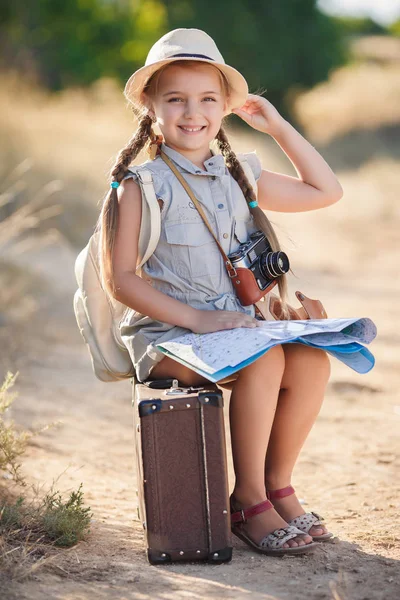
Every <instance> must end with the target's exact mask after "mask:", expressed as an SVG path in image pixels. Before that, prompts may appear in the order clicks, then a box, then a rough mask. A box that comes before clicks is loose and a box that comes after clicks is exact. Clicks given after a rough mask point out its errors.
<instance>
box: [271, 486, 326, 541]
mask: <svg viewBox="0 0 400 600" xmlns="http://www.w3.org/2000/svg"><path fill="white" fill-rule="evenodd" d="M294 493H295V491H294V488H293V487H292V486H291V485H288V486H287V487H285V488H281V489H280V490H267V498H268V499H269V500H274V499H279V498H286V496H291V495H292V494H294ZM278 512H279V511H278ZM324 520H325V519H324V518H323V517H321V516H320V515H318V514H317V513H315V512H308V513H304V514H302V515H299V516H298V517H295V518H294V519H292V520H291V521H289V525H292V526H293V527H297V528H298V529H300V530H301V531H302V532H303V533H307V534H308V535H311V533H308V532H309V531H310V529H311V527H318V525H323V521H324ZM311 537H312V539H313V541H314V542H326V540H329V539H330V538H332V537H333V533H330V532H329V531H328V532H327V533H323V534H321V535H311Z"/></svg>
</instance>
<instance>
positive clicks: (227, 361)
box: [157, 317, 376, 382]
mask: <svg viewBox="0 0 400 600" xmlns="http://www.w3.org/2000/svg"><path fill="white" fill-rule="evenodd" d="M375 337H376V326H375V324H374V322H373V321H372V320H371V319H368V318H366V317H365V318H358V319H357V318H353V319H311V320H307V321H262V322H261V326H259V327H255V328H247V327H239V328H236V329H228V330H224V331H216V332H214V333H202V334H198V333H186V334H184V335H181V336H179V337H177V338H174V339H172V340H169V341H168V342H164V343H162V344H159V345H158V346H157V348H158V349H159V350H161V351H162V352H164V354H166V355H167V356H169V357H171V358H173V359H174V360H176V361H178V362H180V363H182V364H183V365H185V366H187V367H190V368H191V369H193V370H194V371H196V372H197V373H200V375H203V377H206V378H207V379H209V380H210V381H213V382H217V381H220V380H221V379H223V378H225V377H227V376H228V375H231V374H232V373H236V372H237V371H239V370H240V369H242V368H243V367H245V366H247V365H249V364H251V363H252V362H254V361H255V360H257V358H258V357H259V356H261V355H262V354H264V353H265V352H267V351H268V350H269V349H270V348H272V347H273V346H276V345H277V344H293V343H296V344H305V345H306V346H312V347H314V348H322V349H323V350H325V351H326V352H328V353H329V354H330V355H331V356H334V357H335V358H337V359H338V360H340V361H342V362H343V363H345V364H346V365H348V366H349V367H350V368H352V369H354V370H355V371H357V372H358V373H367V372H368V371H370V370H371V369H372V367H373V366H374V364H375V359H374V357H373V355H372V354H371V352H370V351H369V350H368V349H367V348H365V347H364V346H363V345H362V344H369V343H370V342H372V340H373V339H374V338H375Z"/></svg>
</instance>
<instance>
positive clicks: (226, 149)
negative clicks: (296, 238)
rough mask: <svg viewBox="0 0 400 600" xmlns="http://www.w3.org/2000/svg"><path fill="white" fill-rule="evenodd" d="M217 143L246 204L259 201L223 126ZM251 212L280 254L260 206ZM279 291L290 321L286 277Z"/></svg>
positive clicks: (282, 279)
mask: <svg viewBox="0 0 400 600" xmlns="http://www.w3.org/2000/svg"><path fill="white" fill-rule="evenodd" d="M216 142H217V145H218V148H219V150H220V152H221V154H222V156H223V157H224V159H225V164H226V166H227V167H228V170H229V172H230V174H231V175H232V177H233V178H234V179H235V180H236V181H237V183H238V185H239V187H240V189H241V190H242V192H243V195H244V197H245V199H246V202H247V203H248V204H249V202H251V201H252V200H253V201H254V200H257V196H256V193H255V191H254V189H253V187H252V186H251V185H250V182H249V180H248V179H247V177H246V174H245V172H244V170H243V167H242V165H241V164H240V161H239V159H238V158H237V156H236V154H235V153H234V151H233V150H232V148H231V145H230V143H229V140H228V137H227V135H226V133H225V131H224V129H223V128H222V126H221V128H220V130H219V131H218V133H217V135H216ZM249 211H250V213H251V214H252V215H253V219H254V223H255V226H256V227H257V228H258V229H260V230H261V231H262V232H263V233H265V235H266V236H267V239H268V241H269V243H270V245H271V248H272V250H273V251H274V252H278V251H279V250H281V247H280V244H279V240H278V238H277V236H276V233H275V231H274V229H273V227H272V225H271V223H270V221H269V220H268V218H267V216H266V214H265V213H264V211H263V210H261V208H260V207H259V206H256V207H254V208H251V207H250V206H249ZM278 289H279V295H280V297H281V300H282V310H283V317H284V318H285V319H288V318H289V311H288V309H287V305H286V302H287V296H288V285H287V278H286V275H281V276H280V277H279V278H278Z"/></svg>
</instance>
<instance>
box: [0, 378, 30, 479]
mask: <svg viewBox="0 0 400 600" xmlns="http://www.w3.org/2000/svg"><path fill="white" fill-rule="evenodd" d="M17 376H18V373H17V374H15V375H13V374H12V373H7V375H6V377H5V380H4V382H3V384H2V386H1V387H0V471H5V472H6V473H8V474H9V475H10V476H12V477H13V478H14V479H15V480H16V481H18V482H19V483H21V484H22V483H23V479H22V477H21V476H20V473H19V470H20V467H21V465H20V464H19V462H18V459H19V458H20V457H21V456H22V454H23V453H24V452H25V449H26V445H27V442H28V440H29V438H30V437H32V435H33V434H32V433H29V432H27V431H22V432H17V431H16V429H15V426H14V423H13V421H9V422H8V423H6V422H5V420H4V414H5V413H6V411H7V409H8V408H9V407H10V406H11V404H12V403H13V402H14V400H15V398H16V394H10V393H9V390H10V389H11V388H12V386H13V385H14V383H15V380H16V378H17Z"/></svg>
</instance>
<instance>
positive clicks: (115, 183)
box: [111, 181, 119, 189]
mask: <svg viewBox="0 0 400 600" xmlns="http://www.w3.org/2000/svg"><path fill="white" fill-rule="evenodd" d="M111 187H112V188H115V189H116V188H117V187H119V183H118V181H112V182H111Z"/></svg>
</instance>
